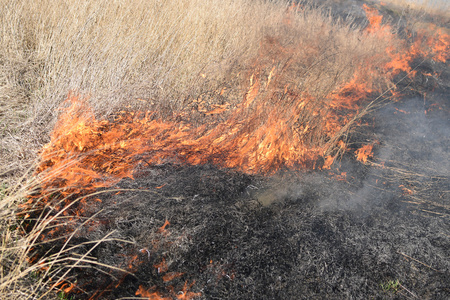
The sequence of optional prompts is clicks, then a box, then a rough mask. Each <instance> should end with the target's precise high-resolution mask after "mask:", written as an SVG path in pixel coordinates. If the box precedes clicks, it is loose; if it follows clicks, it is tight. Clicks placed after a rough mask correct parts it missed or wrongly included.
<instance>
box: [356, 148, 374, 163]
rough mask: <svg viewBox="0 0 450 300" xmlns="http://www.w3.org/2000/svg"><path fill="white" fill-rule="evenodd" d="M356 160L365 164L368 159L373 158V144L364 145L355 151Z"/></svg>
mask: <svg viewBox="0 0 450 300" xmlns="http://www.w3.org/2000/svg"><path fill="white" fill-rule="evenodd" d="M355 154H356V159H357V160H358V161H360V162H363V163H366V162H367V159H368V158H369V157H373V144H370V145H364V146H362V147H361V148H359V149H357V150H356V151H355Z"/></svg>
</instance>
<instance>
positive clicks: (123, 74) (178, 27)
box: [0, 0, 390, 299]
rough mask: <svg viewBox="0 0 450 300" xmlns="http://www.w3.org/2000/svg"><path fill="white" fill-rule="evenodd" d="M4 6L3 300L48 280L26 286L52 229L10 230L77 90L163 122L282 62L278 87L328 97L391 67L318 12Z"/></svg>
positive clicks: (232, 97)
mask: <svg viewBox="0 0 450 300" xmlns="http://www.w3.org/2000/svg"><path fill="white" fill-rule="evenodd" d="M0 7H2V9H1V11H0V136H1V140H0V159H1V161H2V164H1V165H2V166H1V169H0V175H2V180H4V182H5V189H4V190H3V192H2V193H3V194H2V196H1V199H0V201H1V202H0V208H2V211H3V213H2V215H1V216H0V222H1V229H0V230H1V234H2V245H1V247H2V248H1V253H0V259H1V266H0V268H1V269H0V276H1V277H0V294H3V295H11V297H10V299H13V298H20V299H25V298H24V297H25V296H24V295H29V296H30V297H34V296H32V295H35V296H36V297H38V295H39V293H40V291H41V288H42V286H45V284H48V282H47V283H45V282H42V278H43V277H37V278H35V279H30V274H34V273H35V272H36V271H37V270H38V268H40V267H38V266H36V265H32V266H30V265H28V263H27V261H26V259H25V258H26V255H27V252H28V251H29V249H30V248H31V247H33V244H34V243H35V242H36V240H35V238H36V232H40V231H42V230H43V229H44V228H45V226H47V225H48V222H46V221H42V222H41V223H40V224H41V225H40V227H39V226H38V227H37V228H36V229H35V230H36V232H32V233H31V234H29V235H26V236H20V235H19V233H18V230H12V228H13V227H15V226H16V223H17V220H16V216H15V212H16V209H17V204H18V203H19V202H21V201H23V199H24V197H26V194H27V192H28V191H29V189H30V187H32V186H36V183H35V182H26V183H23V182H24V181H26V180H25V178H27V177H28V176H25V177H24V178H23V180H22V179H20V176H19V175H20V174H24V173H26V172H25V171H26V170H27V169H28V168H30V167H32V166H33V162H34V161H35V159H36V157H37V151H38V150H39V149H40V148H41V147H42V145H43V144H44V143H46V142H47V141H48V133H49V131H50V130H51V128H52V125H53V124H54V123H55V120H56V117H57V115H58V110H57V107H58V106H59V105H60V104H61V103H62V101H63V100H64V99H65V97H66V95H67V93H68V92H69V91H70V90H72V89H75V90H77V91H79V92H80V93H82V94H85V95H89V96H90V103H91V104H92V105H93V107H94V108H95V110H96V112H97V114H98V115H100V116H108V115H109V114H110V113H113V112H115V111H117V110H119V109H124V108H127V107H129V108H131V109H149V108H152V109H157V110H158V111H160V112H161V114H162V115H164V114H166V115H167V114H170V113H171V112H172V111H178V110H182V109H184V108H186V107H190V106H189V104H190V103H191V102H192V100H193V99H197V98H198V97H199V95H202V94H205V93H208V92H211V91H216V90H218V89H219V90H220V89H221V88H222V87H224V86H227V87H228V88H229V89H230V90H234V91H235V93H232V92H230V94H229V96H228V97H229V99H227V101H229V102H230V103H236V102H238V101H240V100H241V99H242V98H241V97H240V96H238V95H240V92H242V83H243V82H246V81H245V80H247V79H248V77H246V74H247V75H248V74H249V73H251V72H252V68H253V67H254V65H255V63H259V64H260V65H262V66H263V67H268V66H269V65H270V64H273V63H274V60H277V61H276V64H278V65H279V66H282V65H283V64H288V62H290V61H294V62H295V63H293V64H292V65H290V69H289V72H285V73H284V74H283V77H282V78H281V79H280V80H283V81H284V82H286V83H289V84H290V85H292V86H296V87H297V89H298V90H299V91H300V92H301V91H307V92H308V93H309V94H311V95H312V96H313V97H314V98H316V99H318V101H322V100H323V101H325V100H324V99H325V96H326V95H328V94H329V93H330V92H331V91H332V90H335V89H337V88H339V87H340V86H341V85H342V84H343V83H345V82H348V81H349V80H350V79H351V78H352V76H353V75H354V74H355V70H356V69H358V68H359V67H360V66H361V65H364V64H365V63H366V62H367V61H369V60H370V61H371V62H372V63H375V64H383V63H385V62H386V59H387V58H386V57H384V56H383V55H382V53H384V50H385V48H386V45H383V43H381V42H380V41H379V40H378V39H375V38H374V37H370V36H367V35H365V34H364V33H363V32H362V31H361V30H360V28H359V27H357V26H354V25H353V26H352V25H350V23H344V22H340V21H336V20H332V19H331V17H329V16H327V15H326V14H324V13H322V12H321V11H320V10H318V9H301V10H294V11H293V12H292V14H291V17H289V18H286V12H287V9H288V3H287V2H286V1H281V0H280V1H263V0H254V1H245V0H233V1H219V0H164V1H157V0H155V1H149V0H131V1H130V0H128V1H124V0H115V1H107V0H91V1H69V0H52V1H50V0H42V1H31V0H16V1H13V0H0ZM274 45H276V46H274ZM277 51H278V52H277ZM283 51H284V52H283ZM281 52H283V53H281ZM280 53H281V54H280ZM263 71H264V70H263ZM236 78H237V79H236ZM389 84H390V83H389V82H387V81H379V82H376V85H377V86H378V88H379V89H382V88H384V87H385V86H387V85H389ZM137 99H141V100H137ZM211 101H213V100H211ZM321 103H322V102H320V103H319V104H317V105H318V106H319V107H320V105H322V104H321ZM27 174H30V173H27ZM17 182H19V184H16V183H17ZM8 187H9V188H8ZM44 259H45V261H42V264H49V263H55V261H56V262H58V263H60V264H65V263H67V261H58V259H55V258H54V257H53V258H44ZM51 259H53V262H50V261H51ZM42 264H41V266H42ZM56 270H58V268H56ZM55 272H56V273H55V274H56V275H55V276H63V275H64V274H60V273H58V271H55ZM50 277H51V276H50ZM47 278H48V276H47ZM54 280H55V279H54ZM46 291H48V289H47V290H46ZM41 292H42V291H41ZM44 294H45V293H44ZM41 295H42V293H41Z"/></svg>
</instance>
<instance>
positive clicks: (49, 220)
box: [0, 0, 449, 299]
mask: <svg viewBox="0 0 450 300" xmlns="http://www.w3.org/2000/svg"><path fill="white" fill-rule="evenodd" d="M105 3H106V2H104V1H90V2H83V3H73V2H70V3H66V1H56V2H55V1H43V2H41V3H40V4H39V7H37V6H36V5H37V4H36V3H34V2H33V3H28V1H15V2H12V1H6V0H0V5H2V6H3V7H5V9H4V10H3V11H2V13H1V15H0V18H1V20H0V21H1V22H0V24H1V26H2V28H1V29H2V32H3V35H2V45H1V48H0V68H1V69H0V72H1V73H0V77H1V80H3V81H2V84H3V86H2V90H1V91H2V92H1V94H0V101H1V105H2V109H3V110H2V115H1V116H2V118H3V119H2V120H3V121H4V122H5V124H8V126H10V127H6V125H5V127H4V130H3V133H2V134H3V136H2V137H3V139H2V145H3V146H2V147H3V148H2V149H1V151H2V152H1V155H2V158H3V159H4V160H5V161H6V160H8V159H9V160H10V161H11V163H10V164H5V166H7V167H8V168H9V169H10V170H11V169H12V171H10V172H9V173H8V174H7V176H10V177H9V178H11V175H12V174H17V172H18V170H23V169H24V166H26V165H27V164H29V162H30V158H32V157H35V156H36V151H37V149H38V148H40V146H41V145H43V144H44V143H45V144H46V145H45V146H44V147H43V148H42V150H41V151H40V153H39V154H40V157H41V160H40V162H39V164H38V166H37V167H36V170H37V171H36V176H38V180H39V184H38V186H39V189H38V190H36V192H35V193H32V194H31V196H30V194H27V195H26V194H23V193H22V192H19V191H18V190H17V189H12V190H8V191H7V192H4V196H3V198H2V205H3V203H5V204H4V205H5V206H10V207H11V208H10V209H11V215H10V216H9V215H8V217H6V215H5V218H4V220H5V222H6V223H5V224H3V225H4V226H3V225H2V226H3V227H2V228H7V227H8V226H10V225H11V224H16V223H17V220H16V219H15V218H16V217H17V215H15V214H14V212H17V204H18V203H19V202H22V205H21V207H22V211H21V213H20V214H19V215H20V216H21V217H23V218H24V219H25V221H24V223H23V224H22V225H23V228H22V229H23V230H24V231H26V232H27V234H26V235H25V236H24V237H23V238H21V241H23V244H21V245H22V247H20V248H14V247H18V246H17V245H15V244H14V242H13V241H12V236H11V233H14V234H15V236H17V237H19V235H18V233H19V232H20V231H9V230H6V231H5V238H4V242H3V244H4V246H3V249H2V253H5V254H4V256H3V257H4V258H5V259H2V261H3V260H5V261H8V260H9V262H8V264H9V265H10V266H11V267H8V270H9V271H5V272H2V276H4V277H2V285H1V288H2V289H3V290H2V291H13V292H14V293H15V292H17V293H21V290H20V289H21V287H17V286H15V285H14V282H15V281H16V280H17V279H20V278H25V277H26V276H28V274H32V273H34V272H38V273H39V274H40V276H38V278H37V279H36V280H34V282H35V283H32V284H31V285H29V287H30V289H31V290H29V291H28V292H29V293H30V297H31V295H34V294H39V293H40V292H38V291H42V288H41V287H44V286H47V289H46V290H45V292H44V294H48V291H49V289H48V286H51V287H52V288H59V290H60V291H62V292H64V293H68V292H70V291H71V290H73V289H76V290H77V291H78V292H79V293H82V294H83V293H84V294H90V295H91V296H92V297H97V298H99V297H102V295H103V292H102V291H100V290H99V291H97V292H95V293H94V294H92V291H83V288H84V287H83V286H81V285H78V283H76V282H74V281H72V279H74V278H76V277H73V278H72V277H71V276H72V275H73V274H74V273H73V272H72V269H73V268H75V267H83V268H84V267H85V268H93V269H95V270H97V271H98V272H100V273H105V274H108V276H110V277H111V278H113V279H112V280H111V282H113V283H114V284H118V285H119V284H121V283H122V282H123V281H125V282H127V284H129V277H126V276H125V275H123V274H128V273H134V272H135V271H136V270H138V269H139V270H141V269H140V268H141V267H140V264H141V263H142V261H143V260H142V258H141V257H140V256H139V255H140V254H144V256H145V254H146V253H148V255H149V256H150V253H151V251H150V250H149V248H142V249H141V250H143V251H141V252H142V253H140V254H136V253H134V252H133V251H135V250H136V249H134V248H133V247H128V246H127V242H126V241H124V240H120V238H121V236H115V235H114V233H113V232H110V233H109V234H111V236H108V235H106V236H105V237H100V236H98V237H97V239H93V238H92V237H93V236H92V232H91V231H96V230H97V229H98V228H103V227H107V228H109V227H108V226H109V225H108V226H106V225H105V224H106V223H108V221H107V220H99V219H98V218H97V217H96V214H97V213H100V212H97V210H98V209H99V208H100V207H104V204H103V203H102V201H103V200H102V199H101V197H96V196H94V195H92V193H95V191H97V190H98V189H100V188H105V187H111V186H114V185H115V184H117V183H118V182H119V181H121V180H122V179H124V178H127V177H128V178H133V177H134V176H136V175H139V172H141V173H142V174H144V173H145V172H147V171H146V169H147V168H151V167H154V166H158V165H162V164H167V163H171V164H175V165H214V166H215V167H218V168H224V169H228V170H233V172H239V173H242V174H250V175H257V176H260V175H272V174H275V173H277V172H279V171H280V170H286V169H308V170H309V169H327V168H330V166H331V165H332V164H333V162H334V161H335V160H336V159H337V158H339V157H342V155H343V154H344V153H345V152H346V151H347V150H349V149H351V151H352V156H355V155H356V158H357V159H358V160H359V161H362V162H364V163H366V162H367V161H368V159H369V158H372V159H373V156H374V154H373V145H374V144H375V141H372V142H371V143H370V144H367V145H363V146H362V147H361V148H360V149H354V147H353V148H352V146H351V145H350V144H348V139H349V136H350V133H351V132H352V130H353V129H354V128H355V126H356V125H358V124H360V122H361V118H362V117H364V116H365V115H366V114H367V113H369V112H371V111H372V110H374V109H375V108H378V107H380V106H382V105H384V104H385V103H386V102H388V101H391V100H396V99H399V98H400V97H401V96H402V94H405V93H411V90H410V89H408V87H409V85H411V84H412V83H414V82H415V80H417V79H416V78H418V77H420V76H421V77H422V78H425V79H426V80H427V82H428V79H429V81H430V82H434V81H433V80H435V81H436V82H438V79H437V78H439V74H437V73H435V74H431V73H429V72H427V73H425V72H423V68H421V66H422V64H423V63H424V62H430V64H431V63H432V64H435V65H445V63H446V61H447V60H448V58H449V57H448V53H449V52H448V47H449V35H448V31H447V29H445V28H438V27H436V26H431V25H429V24H428V25H426V26H425V27H424V26H421V27H418V26H416V27H414V26H413V27H395V28H393V26H392V25H391V24H390V23H389V22H387V21H386V18H383V17H382V16H381V14H380V13H379V12H378V10H376V9H375V8H373V7H372V6H367V5H364V6H362V7H360V8H359V11H358V12H359V13H360V14H363V15H364V16H365V18H367V22H366V23H361V24H356V23H355V22H356V21H355V20H353V19H351V18H349V19H347V20H346V21H345V22H344V21H342V20H341V19H339V18H333V17H332V15H331V14H327V13H324V12H323V11H322V10H321V9H320V8H314V7H310V6H309V5H308V3H302V4H295V3H294V4H288V3H286V2H284V1H253V2H251V1H230V2H224V1H198V3H197V2H196V1H163V2H158V1H140V0H134V1H133V3H132V4H129V3H127V4H126V5H124V4H123V3H122V2H121V1H116V2H114V3H109V2H108V4H107V5H106V4H105ZM36 11H42V12H44V11H45V12H46V13H39V14H37V13H36ZM48 12H52V13H48ZM399 24H400V22H399ZM436 85H438V83H436ZM433 88H434V86H433ZM71 89H73V90H76V92H72V93H70V94H69V96H68V97H67V91H68V90H71ZM414 92H417V91H414ZM75 93H77V94H75ZM80 95H87V96H80ZM10 99H14V101H9V100H10ZM64 99H66V100H65V101H64ZM57 108H58V109H57ZM7 109H9V110H11V113H7V112H6V111H7ZM52 126H54V130H53V131H52V133H51V134H49V132H50V130H51V127H52ZM48 135H49V138H47V136H48ZM18 138H22V139H21V140H20V141H17V139H18ZM14 145H17V147H16V146H14ZM11 157H20V158H21V159H22V161H20V160H18V159H10V158H11ZM142 174H141V175H142ZM341 175H342V174H341ZM246 176H247V175H246ZM342 176H343V177H342V178H344V179H345V176H344V175H342ZM11 182H13V180H12V181H11ZM163 187H164V183H162V184H161V185H160V186H157V187H155V188H156V189H157V190H159V189H162V188H163ZM27 189H29V185H28V184H27V185H25V186H24V188H23V189H22V191H25V190H27ZM230 190H232V189H230ZM116 192H117V193H120V191H116ZM156 193H157V192H156ZM24 198H27V200H26V201H24V200H23V199H24ZM163 198H164V197H162V199H163ZM194 198H195V197H194ZM271 202H272V200H270V199H269V200H268V203H271ZM102 222H106V223H105V224H103V223H102ZM102 226H103V227H102ZM22 229H21V230H22ZM163 229H164V228H163ZM97 231H98V232H97V233H101V232H102V231H101V230H97ZM160 233H161V232H160ZM88 235H89V237H90V239H89V241H84V240H83V236H88ZM155 236H156V235H153V237H155ZM45 240H47V242H48V241H51V242H54V244H53V247H54V249H53V248H46V246H43V247H41V244H40V243H42V242H44V241H45ZM112 241H116V242H117V244H118V245H120V247H122V248H123V249H125V250H124V254H123V255H124V258H122V259H121V260H120V259H119V261H120V263H117V260H116V261H114V262H111V266H110V267H111V268H110V269H111V270H109V271H108V268H107V263H106V262H101V263H100V262H96V261H95V259H94V258H95V256H90V255H91V253H92V252H95V251H97V250H96V248H98V245H100V243H104V244H108V243H110V242H112ZM170 243H175V241H173V240H170V241H169V242H168V243H167V245H166V246H167V247H169V248H170V247H171V246H169V244H170ZM9 245H12V246H9ZM11 247H12V248H11ZM32 248H39V250H38V253H37V254H38V255H37V256H33V255H30V253H31V252H33V251H32ZM14 249H18V250H17V251H18V252H17V253H19V255H18V256H17V257H18V260H14V259H12V260H11V259H9V257H11V256H12V255H15V254H14V253H16V252H14V251H16V250H14ZM102 249H103V250H104V248H102ZM103 250H101V251H103ZM99 251H100V250H99ZM108 251H109V250H108ZM154 251H156V252H157V250H155V249H154ZM158 251H159V250H158ZM133 253H134V254H133ZM152 253H153V252H152ZM2 255H3V254H2ZM27 255H28V256H27ZM74 255H75V256H74ZM25 257H28V258H30V257H35V259H37V260H38V261H37V263H36V261H34V262H33V264H32V265H31V266H29V265H27V264H26V261H25ZM162 257H163V259H164V257H165V256H162ZM116 259H117V257H116ZM149 259H150V258H149ZM154 260H155V259H154V258H153V257H152V262H153V263H154V264H155V265H158V266H160V267H161V266H163V265H160V263H161V262H156V261H154ZM54 266H57V267H54ZM160 269H161V268H158V276H159V277H161V276H163V274H160V273H166V272H167V271H168V270H166V268H165V267H164V268H162V269H164V272H162V271H161V272H159V270H160ZM162 269H161V270H162ZM149 272H150V273H152V272H155V271H154V270H153V271H149ZM94 273H95V272H93V273H92V274H94ZM3 274H6V275H3ZM121 274H122V275H121ZM152 274H153V273H152ZM180 274H182V273H180V272H179V271H178V270H172V269H171V270H170V272H168V273H167V274H164V276H165V277H164V278H166V279H167V281H168V282H171V281H172V280H174V281H175V282H179V281H180V280H181V279H180V278H179V277H182V275H180ZM230 274H231V273H230ZM154 275H155V274H153V275H151V276H150V275H148V276H150V277H151V278H152V280H153V279H154V280H156V281H158V280H159V281H161V280H160V279H161V278H159V277H158V276H156V275H155V276H154ZM227 275H228V276H231V275H229V274H227ZM121 276H122V279H120V278H121ZM145 276H147V275H145ZM145 276H144V277H145ZM102 278H103V277H102ZM146 278H147V277H146ZM147 279H148V278H147ZM169 279H170V280H169ZM185 279H186V278H184V277H183V280H185ZM152 280H148V282H147V283H151V282H152ZM36 282H37V284H36ZM163 282H166V280H163ZM114 284H113V285H114ZM161 284H162V283H161ZM192 284H193V283H192ZM192 284H191V282H190V281H184V286H182V287H181V286H180V287H179V288H178V289H177V291H175V290H174V287H172V290H170V288H169V287H167V289H168V290H169V291H170V292H168V293H161V291H160V290H158V288H157V287H151V286H148V287H146V286H144V285H143V286H139V288H137V287H135V286H133V285H131V287H130V289H133V288H135V290H134V291H132V293H136V295H141V296H143V297H148V298H150V299H153V298H156V297H158V299H159V298H160V299H165V297H177V298H178V299H191V298H194V297H198V296H200V293H197V292H191V291H190V290H191V289H192V288H193V286H192ZM86 286H90V285H89V284H87V285H86ZM103 287H104V288H105V289H107V290H108V292H109V291H110V290H111V289H112V286H111V285H108V286H107V287H105V286H103ZM25 288H26V287H25ZM33 289H34V290H33ZM44 289H45V288H44ZM168 290H166V292H167V291H168ZM178 291H179V292H180V293H179V294H177V293H176V292H178ZM14 293H11V295H18V294H14Z"/></svg>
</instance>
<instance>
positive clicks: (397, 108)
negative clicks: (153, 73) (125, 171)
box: [72, 93, 450, 299]
mask: <svg viewBox="0 0 450 300" xmlns="http://www.w3.org/2000/svg"><path fill="white" fill-rule="evenodd" d="M445 95H446V94H445V93H444V94H441V95H438V94H436V96H435V100H436V101H434V102H433V103H438V105H437V107H440V109H435V110H432V109H430V105H431V104H430V103H429V102H427V101H425V100H424V99H423V98H418V97H416V98H409V99H404V100H403V101H402V102H399V103H395V104H390V105H389V106H387V107H385V108H383V109H380V110H378V111H377V112H376V113H374V114H373V115H372V116H370V118H373V117H375V119H376V120H377V121H376V122H375V123H374V125H371V126H366V127H364V126H363V127H361V129H360V130H359V132H357V133H356V134H357V135H359V136H358V140H361V137H363V136H364V134H366V135H372V138H373V137H375V138H376V139H377V140H378V141H379V143H378V144H375V153H374V158H373V159H372V163H369V164H362V163H360V162H357V161H355V160H354V158H353V154H352V153H350V154H346V155H345V156H344V157H343V158H342V159H341V161H340V164H338V168H334V169H332V170H323V171H315V172H309V173H300V172H292V171H287V170H286V171H284V172H281V173H280V174H278V175H276V176H272V177H259V176H249V175H245V174H242V173H239V172H235V171H230V170H221V169H217V168H215V167H213V166H209V165H204V166H180V165H171V164H166V165H161V166H153V167H147V168H142V169H141V170H140V172H139V174H137V176H136V179H135V180H131V179H127V180H123V181H122V182H121V183H120V184H119V187H120V188H122V189H126V190H123V191H121V192H119V193H117V192H109V193H106V194H103V195H101V196H100V198H101V200H102V203H101V204H100V206H101V207H99V208H101V209H102V211H101V212H100V213H99V215H97V217H96V219H97V220H98V221H99V222H98V223H99V224H101V225H99V226H98V227H96V229H95V230H86V232H85V233H84V236H83V238H82V240H78V241H76V242H82V241H89V240H95V239H99V238H101V237H102V236H104V235H105V233H110V232H112V231H114V233H112V237H116V238H120V239H126V240H131V241H133V244H128V243H121V242H117V241H114V242H105V243H102V244H101V245H99V246H98V247H97V248H96V249H95V250H94V251H93V252H92V253H90V255H92V256H93V257H95V258H96V259H97V260H98V261H99V262H101V263H103V264H108V265H113V266H116V267H119V268H125V269H127V270H129V271H130V272H132V273H133V274H130V275H125V274H124V273H121V272H119V271H111V270H109V269H107V268H105V269H102V267H99V266H96V268H87V269H85V268H83V269H80V270H78V271H77V269H75V270H74V271H72V272H73V273H72V274H73V275H74V276H76V277H77V278H78V279H77V280H78V285H79V287H81V288H83V289H84V291H87V292H86V293H85V294H84V295H83V296H81V295H80V294H78V295H76V297H79V298H83V297H85V296H86V295H88V296H89V295H94V294H95V295H96V296H99V297H100V298H101V299H120V298H122V297H124V298H125V299H129V297H137V296H139V295H137V296H136V291H138V290H140V289H142V290H148V291H150V292H157V293H159V295H161V296H167V297H169V299H171V298H170V297H175V296H174V295H177V293H178V295H181V292H180V291H181V290H182V289H183V286H184V285H185V284H186V283H187V286H188V287H189V286H191V284H192V286H191V287H190V288H189V291H190V292H192V293H201V295H199V296H197V297H195V298H193V299H450V276H449V275H450V226H449V215H450V207H449V206H450V205H449V201H448V191H449V187H450V186H449V171H448V170H449V168H448V164H449V158H448V147H449V141H450V135H449V129H448V128H449V125H450V124H449V120H448V110H447V109H448V107H447V106H446V103H447V100H446V99H447V97H446V96H445ZM432 107H434V106H432ZM425 110H428V112H427V113H425ZM364 128H365V129H364ZM357 147H358V145H355V148H357ZM342 172H346V173H345V174H344V173H342ZM405 188H407V189H405ZM405 191H406V192H405ZM410 191H413V192H412V193H410ZM166 220H168V221H169V222H170V225H166V226H165V227H164V229H160V228H161V227H162V226H163V224H164V223H165V221H166ZM76 272H80V273H76ZM179 273H183V274H179ZM105 274H106V275H105ZM174 274H177V275H174ZM165 275H174V279H171V280H167V278H166V277H164V276H165ZM116 286H117V288H116ZM112 287H114V288H112ZM105 289H106V291H103V292H101V293H100V292H99V291H100V290H105ZM140 295H144V294H140ZM191 295H193V294H191ZM186 299H189V298H186Z"/></svg>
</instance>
